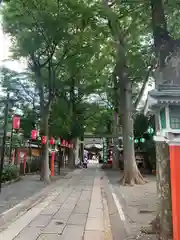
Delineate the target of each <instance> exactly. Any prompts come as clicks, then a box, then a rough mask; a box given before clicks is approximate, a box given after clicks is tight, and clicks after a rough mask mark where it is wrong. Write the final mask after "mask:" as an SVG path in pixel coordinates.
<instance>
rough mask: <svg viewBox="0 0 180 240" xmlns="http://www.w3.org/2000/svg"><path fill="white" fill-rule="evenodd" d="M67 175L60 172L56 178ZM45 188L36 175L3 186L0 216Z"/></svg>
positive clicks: (65, 172)
mask: <svg viewBox="0 0 180 240" xmlns="http://www.w3.org/2000/svg"><path fill="white" fill-rule="evenodd" d="M67 173H68V172H67V171H65V170H61V176H57V177H58V178H61V177H64V175H66V174H67ZM46 186H47V185H46V184H45V183H44V182H42V181H39V175H37V174H34V175H26V176H22V177H21V180H20V181H18V182H15V183H12V184H9V185H5V186H4V187H3V188H2V192H1V194H0V214H1V213H3V212H4V211H7V210H8V209H10V208H12V207H14V206H15V205H17V204H19V203H20V202H21V201H23V200H25V199H27V198H29V197H31V196H33V195H34V194H35V193H38V192H39V191H41V190H42V189H43V188H45V187H46Z"/></svg>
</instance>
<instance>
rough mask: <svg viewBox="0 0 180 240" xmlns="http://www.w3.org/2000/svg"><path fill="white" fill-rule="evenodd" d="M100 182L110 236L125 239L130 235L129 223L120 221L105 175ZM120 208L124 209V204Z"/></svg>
mask: <svg viewBox="0 0 180 240" xmlns="http://www.w3.org/2000/svg"><path fill="white" fill-rule="evenodd" d="M102 181H103V186H104V194H105V198H106V199H107V204H108V209H109V218H110V223H111V229H112V236H113V238H112V239H122V240H123V239H127V237H128V236H129V234H130V229H129V222H128V221H127V219H126V220H125V221H122V220H121V219H120V216H119V213H118V209H117V207H116V204H115V202H114V199H113V196H112V189H111V187H110V184H109V181H108V178H107V176H106V175H105V173H104V174H103V179H102ZM120 203H121V202H120ZM121 204H122V203H121ZM122 206H123V209H124V204H122Z"/></svg>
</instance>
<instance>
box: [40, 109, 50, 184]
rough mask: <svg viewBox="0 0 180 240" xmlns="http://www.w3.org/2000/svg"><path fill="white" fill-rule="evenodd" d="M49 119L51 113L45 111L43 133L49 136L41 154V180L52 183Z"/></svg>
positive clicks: (42, 125)
mask: <svg viewBox="0 0 180 240" xmlns="http://www.w3.org/2000/svg"><path fill="white" fill-rule="evenodd" d="M48 119H49V115H48V112H47V111H44V114H43V116H42V120H41V122H42V124H41V135H42V136H46V137H47V141H46V144H44V145H42V154H41V176H40V180H41V181H45V182H46V183H50V169H49V143H48Z"/></svg>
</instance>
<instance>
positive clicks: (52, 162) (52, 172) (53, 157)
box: [51, 152, 55, 177]
mask: <svg viewBox="0 0 180 240" xmlns="http://www.w3.org/2000/svg"><path fill="white" fill-rule="evenodd" d="M54 159H55V152H52V153H51V177H53V176H54Z"/></svg>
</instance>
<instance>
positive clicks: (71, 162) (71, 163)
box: [68, 140, 75, 169]
mask: <svg viewBox="0 0 180 240" xmlns="http://www.w3.org/2000/svg"><path fill="white" fill-rule="evenodd" d="M72 142H73V146H74V145H75V144H74V143H75V141H74V140H73V141H72ZM68 168H71V169H74V168H75V153H74V148H70V149H69V154H68Z"/></svg>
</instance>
